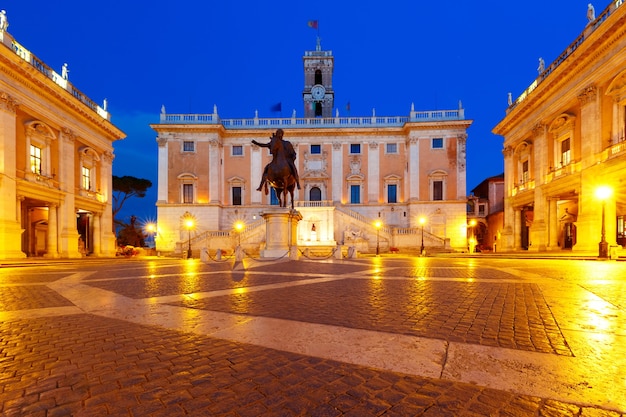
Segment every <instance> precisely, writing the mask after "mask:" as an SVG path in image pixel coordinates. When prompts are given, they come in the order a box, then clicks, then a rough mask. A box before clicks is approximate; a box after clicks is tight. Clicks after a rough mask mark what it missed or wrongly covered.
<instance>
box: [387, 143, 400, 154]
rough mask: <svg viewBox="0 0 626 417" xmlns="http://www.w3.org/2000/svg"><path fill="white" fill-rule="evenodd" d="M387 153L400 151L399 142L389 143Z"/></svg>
mask: <svg viewBox="0 0 626 417" xmlns="http://www.w3.org/2000/svg"><path fill="white" fill-rule="evenodd" d="M387 153H398V144H397V143H388V144H387Z"/></svg>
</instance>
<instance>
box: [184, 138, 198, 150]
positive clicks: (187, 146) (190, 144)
mask: <svg viewBox="0 0 626 417" xmlns="http://www.w3.org/2000/svg"><path fill="white" fill-rule="evenodd" d="M195 145H196V143H195V142H193V141H190V140H186V141H184V142H183V152H193V151H195V148H196V147H195Z"/></svg>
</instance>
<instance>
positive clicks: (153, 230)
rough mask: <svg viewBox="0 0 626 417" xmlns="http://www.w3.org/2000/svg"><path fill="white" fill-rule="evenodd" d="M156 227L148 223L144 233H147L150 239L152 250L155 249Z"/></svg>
mask: <svg viewBox="0 0 626 417" xmlns="http://www.w3.org/2000/svg"><path fill="white" fill-rule="evenodd" d="M156 230H157V228H156V225H155V224H154V223H148V224H147V225H146V231H147V232H148V235H150V237H152V243H153V244H154V248H155V249H156V237H155V236H156Z"/></svg>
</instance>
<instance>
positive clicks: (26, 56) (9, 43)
mask: <svg viewBox="0 0 626 417" xmlns="http://www.w3.org/2000/svg"><path fill="white" fill-rule="evenodd" d="M0 44H3V45H4V46H6V47H7V48H9V49H11V50H12V51H13V52H15V54H16V55H17V56H19V57H20V58H22V59H23V60H24V61H26V62H28V63H30V65H32V66H33V68H35V69H37V71H39V72H40V73H42V74H43V75H45V76H46V77H47V78H49V79H51V80H52V81H54V82H55V83H56V84H57V85H58V86H59V87H61V88H63V89H64V90H66V91H67V92H69V93H70V94H71V95H72V96H74V98H76V99H77V100H78V101H80V102H81V103H83V104H85V105H86V106H87V107H89V108H90V109H91V110H93V111H94V112H96V113H97V114H98V115H100V117H102V118H104V119H107V120H111V119H110V117H111V116H110V114H109V113H108V112H107V111H106V109H104V108H103V107H100V106H99V105H98V104H96V103H95V102H94V101H93V100H91V99H89V97H87V96H86V95H85V94H83V93H82V92H81V91H80V90H79V89H77V88H76V87H74V85H72V83H70V82H69V81H68V80H67V77H63V76H61V75H60V74H58V73H56V72H55V71H54V70H53V69H52V68H50V67H49V66H47V65H46V64H45V63H44V62H43V61H42V60H41V59H39V58H37V57H36V56H35V55H34V54H32V53H31V52H30V51H29V50H28V49H26V48H24V47H23V46H22V45H20V44H19V43H18V42H17V41H16V40H15V39H14V38H13V37H12V36H11V35H10V34H9V33H7V32H0Z"/></svg>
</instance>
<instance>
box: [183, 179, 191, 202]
mask: <svg viewBox="0 0 626 417" xmlns="http://www.w3.org/2000/svg"><path fill="white" fill-rule="evenodd" d="M183 203H186V204H192V203H193V184H183Z"/></svg>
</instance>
